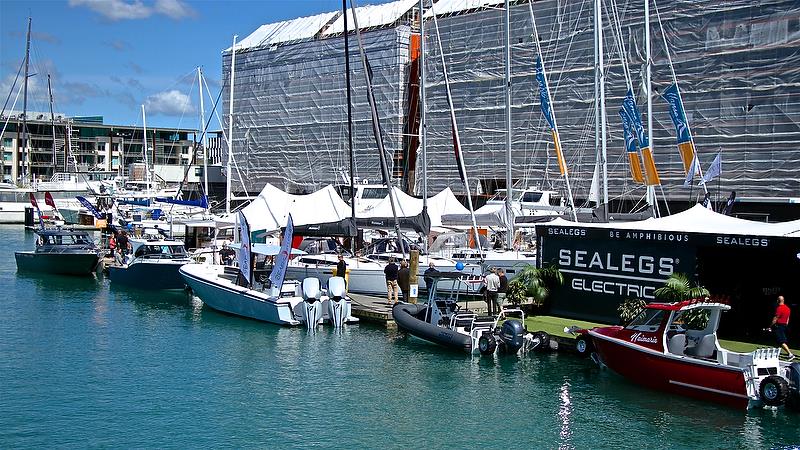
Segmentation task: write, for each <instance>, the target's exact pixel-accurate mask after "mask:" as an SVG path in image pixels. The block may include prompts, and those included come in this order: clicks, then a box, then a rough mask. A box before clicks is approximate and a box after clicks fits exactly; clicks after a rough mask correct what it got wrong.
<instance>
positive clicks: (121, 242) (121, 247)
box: [116, 231, 131, 266]
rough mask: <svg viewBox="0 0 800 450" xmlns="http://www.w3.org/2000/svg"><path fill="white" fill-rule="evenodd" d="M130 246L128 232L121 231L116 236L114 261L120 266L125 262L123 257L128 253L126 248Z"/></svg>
mask: <svg viewBox="0 0 800 450" xmlns="http://www.w3.org/2000/svg"><path fill="white" fill-rule="evenodd" d="M130 248H131V241H130V240H129V239H128V233H126V232H125V231H122V232H121V233H120V234H119V237H118V238H117V254H116V263H117V264H118V265H120V266H122V265H124V264H125V259H126V258H125V257H126V256H127V255H128V250H129V249H130Z"/></svg>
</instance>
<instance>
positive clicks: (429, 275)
mask: <svg viewBox="0 0 800 450" xmlns="http://www.w3.org/2000/svg"><path fill="white" fill-rule="evenodd" d="M437 273H439V271H438V270H436V264H434V263H433V261H431V263H430V264H429V265H428V268H427V269H425V273H423V275H424V276H425V290H426V291H428V292H429V293H430V292H431V287H433V277H435V276H436V274H437Z"/></svg>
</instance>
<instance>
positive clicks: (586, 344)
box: [575, 334, 594, 358]
mask: <svg viewBox="0 0 800 450" xmlns="http://www.w3.org/2000/svg"><path fill="white" fill-rule="evenodd" d="M575 350H576V351H577V352H578V355H580V356H582V357H584V358H587V357H589V355H591V354H592V352H593V351H594V347H593V346H592V341H591V340H590V339H589V336H587V335H585V334H581V335H580V336H578V337H577V338H575Z"/></svg>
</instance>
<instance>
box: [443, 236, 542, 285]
mask: <svg viewBox="0 0 800 450" xmlns="http://www.w3.org/2000/svg"><path fill="white" fill-rule="evenodd" d="M469 242H470V237H469V236H468V234H467V233H465V232H462V233H456V232H448V233H442V234H440V235H439V236H438V237H437V238H436V240H435V241H434V242H433V244H431V247H430V254H431V255H438V256H439V257H442V258H449V259H452V260H457V261H461V262H462V263H464V264H465V265H476V266H482V267H484V268H486V269H489V268H491V267H497V268H502V269H503V270H504V271H505V273H506V277H508V280H509V281H511V280H513V279H514V277H516V276H517V274H518V273H519V272H520V271H522V270H523V269H525V268H526V267H528V266H535V265H536V251H535V250H503V249H490V248H487V245H486V242H483V241H482V242H481V246H482V247H483V249H482V250H480V251H479V250H478V249H477V248H474V246H473V247H470V246H469V245H468V244H469Z"/></svg>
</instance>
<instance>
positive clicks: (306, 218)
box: [242, 184, 351, 235]
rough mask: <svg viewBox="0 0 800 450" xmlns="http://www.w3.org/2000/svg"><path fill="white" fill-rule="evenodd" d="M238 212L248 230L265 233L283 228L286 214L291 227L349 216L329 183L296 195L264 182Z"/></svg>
mask: <svg viewBox="0 0 800 450" xmlns="http://www.w3.org/2000/svg"><path fill="white" fill-rule="evenodd" d="M242 212H243V213H244V216H245V217H246V218H247V221H248V223H249V224H250V229H251V230H253V231H266V232H270V231H277V230H280V229H281V228H283V227H285V226H286V223H287V220H288V218H289V214H291V215H292V220H293V221H294V225H295V227H299V226H303V225H318V224H330V223H337V222H342V221H343V220H344V219H347V218H350V216H351V213H350V206H349V205H348V204H347V203H345V201H344V200H342V198H341V197H340V196H339V194H338V193H337V192H336V189H334V187H333V186H331V185H328V186H325V187H324V188H322V189H320V190H318V191H316V192H312V193H311V194H304V195H297V194H288V193H286V192H284V191H282V190H280V189H278V188H276V187H275V186H273V185H271V184H267V185H266V186H264V189H262V190H261V192H260V193H259V194H258V196H257V197H256V198H255V199H253V201H252V202H250V204H249V205H247V206H245V207H244V208H243V209H242ZM348 226H349V225H348ZM339 235H342V234H341V233H340V234H339Z"/></svg>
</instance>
